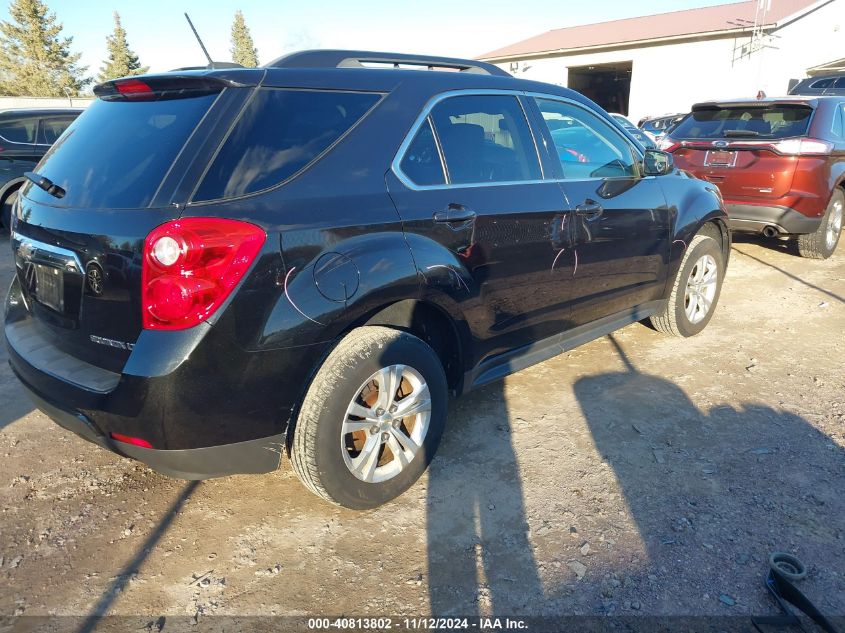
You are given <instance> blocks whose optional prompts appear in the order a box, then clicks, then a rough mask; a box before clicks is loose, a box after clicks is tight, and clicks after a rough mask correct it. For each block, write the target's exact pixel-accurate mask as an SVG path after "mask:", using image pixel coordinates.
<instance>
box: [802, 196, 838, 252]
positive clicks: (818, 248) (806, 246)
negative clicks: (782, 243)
mask: <svg viewBox="0 0 845 633" xmlns="http://www.w3.org/2000/svg"><path fill="white" fill-rule="evenodd" d="M843 207H845V192H843V191H842V190H841V189H836V190H835V191H834V192H833V195H832V196H831V197H830V203H829V204H828V205H827V209H826V210H825V213H824V217H822V223H821V224H820V225H819V228H818V229H816V232H815V233H807V234H804V235H799V236H798V253H799V254H800V255H801V257H808V258H810V259H827V258H828V257H830V256H831V255H833V252H834V251H835V250H836V245H837V244H839V238H840V237H841V235H842V214H843V213H845V211H843ZM837 218H838V219H837ZM833 223H836V224H837V225H838V226H835V227H834V224H833ZM831 237H832V240H831Z"/></svg>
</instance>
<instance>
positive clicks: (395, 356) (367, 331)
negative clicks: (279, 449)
mask: <svg viewBox="0 0 845 633" xmlns="http://www.w3.org/2000/svg"><path fill="white" fill-rule="evenodd" d="M447 394H448V391H447V385H446V375H445V373H444V371H443V366H442V364H441V363H440V359H439V358H438V356H437V354H436V353H435V352H434V350H432V349H431V347H429V346H428V345H426V344H425V343H424V342H423V341H421V340H420V339H419V338H417V337H415V336H412V335H411V334H408V333H406V332H402V331H399V330H393V329H391V328H386V327H362V328H358V329H355V330H353V331H352V332H350V333H349V334H347V335H346V336H345V337H344V338H343V339H341V341H340V342H339V343H338V344H337V346H336V347H335V348H334V350H332V352H331V353H330V354H329V356H328V358H326V360H325V362H324V363H323V365H322V367H320V370H319V371H318V372H317V375H316V376H315V377H314V380H313V381H312V383H311V385H310V387H309V388H308V392H307V394H306V396H305V399H304V400H303V403H302V408H301V410H300V412H299V416H298V418H297V422H296V428H295V429H294V432H293V433H294V435H293V441H292V443H291V449H290V452H291V463H292V464H293V469H294V472H296V474H297V476H298V477H299V478H300V480H301V481H302V482H303V483H304V484H305V486H306V487H307V488H308V489H309V490H311V492H313V493H314V494H316V495H318V496H320V497H322V498H324V499H326V500H327V501H330V502H332V503H335V504H337V505H341V506H344V507H347V508H352V509H355V510H364V509H368V508H374V507H376V506H379V505H382V504H383V503H386V502H388V501H390V500H391V499H394V498H395V497H398V496H399V495H400V494H402V493H403V492H404V491H405V490H407V489H408V488H409V487H411V485H412V484H413V483H414V482H415V481H416V480H417V479H419V477H420V476H421V475H422V474H423V472H425V469H426V467H427V466H428V464H429V462H430V461H431V459H432V458H433V457H434V453H435V451H436V450H437V446H438V444H439V443H440V437H441V435H442V433H443V427H444V425H445V420H446V405H447Z"/></svg>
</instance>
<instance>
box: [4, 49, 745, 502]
mask: <svg viewBox="0 0 845 633" xmlns="http://www.w3.org/2000/svg"><path fill="white" fill-rule="evenodd" d="M363 64H370V65H372V64H377V65H383V66H386V68H369V67H363ZM395 64H402V65H406V66H418V67H421V68H423V69H425V68H429V67H433V68H435V69H444V70H451V71H453V72H440V71H438V70H434V71H433V72H426V71H423V70H413V69H406V68H394V65H395ZM455 70H457V71H459V72H454V71H455ZM94 91H95V94H96V95H97V97H98V99H97V100H96V101H95V103H93V104H92V105H91V106H90V108H89V109H88V111H87V112H85V113H84V114H83V115H82V116H81V117H80V118H79V119H77V121H75V122H74V124H73V125H72V127H71V128H70V130H69V131H68V134H67V135H65V136H64V137H63V138H64V142H62V143H60V144H57V145H56V146H54V147H53V149H52V150H51V151H50V153H49V154H48V155H47V156H46V157H45V159H44V161H43V162H42V163H41V165H40V167H39V177H40V178H41V180H38V184H35V183H31V184H27V185H25V187H24V189H23V191H22V197H21V199H20V201H19V205H18V206H17V207H16V214H15V219H14V224H13V236H12V247H13V250H14V256H15V264H16V270H17V275H16V277H15V280H14V282H13V284H12V287H11V289H10V291H9V296H8V300H7V302H6V313H5V328H4V330H5V335H6V339H7V341H8V350H9V356H10V362H11V366H12V368H13V369H14V372H15V373H16V375H17V376H18V377H19V378H20V380H21V382H22V383H23V384H24V385H25V386H26V389H27V390H28V391H29V392H30V394H31V395H32V397H33V398H34V400H35V402H36V403H37V405H38V407H39V408H41V409H42V410H43V411H44V412H46V413H47V414H48V415H49V416H51V417H52V418H53V419H54V420H55V421H56V422H58V423H59V424H60V425H62V426H64V427H65V428H68V429H70V430H72V431H74V432H76V433H78V434H79V435H81V436H82V437H84V438H86V439H88V440H90V441H92V442H95V443H96V444H98V445H100V446H102V447H103V448H106V449H108V450H112V451H115V452H117V453H119V454H121V455H125V456H128V457H132V458H135V459H138V460H141V461H142V462H144V463H146V464H148V465H150V466H151V467H153V468H155V469H157V470H159V471H161V472H164V473H167V474H170V475H173V476H177V477H183V478H188V479H201V478H206V477H212V476H219V475H226V474H231V473H261V472H268V471H271V470H274V469H275V468H277V467H278V466H279V463H280V459H281V457H282V454H283V453H288V454H289V455H290V457H291V460H292V463H293V468H294V470H295V471H296V473H297V474H298V475H299V477H300V478H301V479H302V481H303V482H304V483H305V485H306V486H307V487H308V488H309V489H311V490H312V491H313V492H315V493H316V494H318V495H320V496H322V497H324V498H326V499H328V500H330V501H332V502H335V503H338V504H341V505H344V506H348V507H352V508H368V507H373V506H376V505H379V504H381V503H383V502H385V501H387V500H389V499H391V498H393V497H395V496H397V495H399V494H400V493H401V492H402V491H404V490H405V489H407V488H408V487H409V486H410V485H411V484H412V483H413V482H414V481H415V480H416V479H417V478H418V477H419V476H420V475H421V474H422V473H423V471H424V470H425V468H426V467H427V465H428V463H429V462H430V461H431V459H432V457H433V456H434V452H435V450H436V448H437V445H438V443H439V441H440V436H441V433H442V432H443V429H444V424H445V418H446V405H447V397H448V394H450V393H451V394H456V395H457V394H461V393H464V392H466V391H469V390H470V389H474V388H476V387H479V386H481V385H484V384H486V383H489V382H491V381H494V380H497V379H500V378H502V377H504V376H506V375H508V374H509V373H511V372H514V371H517V370H519V369H521V368H523V367H527V366H529V365H532V364H534V363H537V362H540V361H542V360H544V359H547V358H550V357H552V356H554V355H556V354H559V353H561V352H562V351H564V350H567V349H571V348H573V347H575V346H577V345H580V344H582V343H584V342H586V341H589V340H591V339H594V338H596V337H599V336H603V335H605V334H607V333H609V332H612V331H613V330H616V329H618V328H621V327H623V326H625V325H628V324H630V323H634V322H636V321H640V320H643V319H651V322H652V323H653V324H654V326H655V327H656V328H657V329H659V330H662V331H664V332H668V333H672V334H676V335H680V336H691V335H693V334H696V333H697V332H699V331H701V330H702V329H703V328H704V327H705V325H706V324H707V323H708V321H709V319H710V318H711V316H712V315H713V312H714V310H715V307H716V303H717V301H718V298H719V292H720V288H721V283H722V278H723V276H724V273H725V267H726V265H727V262H728V253H729V250H730V233H729V230H728V225H727V215H726V213H725V211H724V209H723V207H722V203H721V199H720V198H719V195H718V192H717V190H716V189H715V187H713V186H712V185H710V184H708V183H705V182H702V181H700V180H696V179H694V178H691V177H689V176H688V175H686V174H685V173H683V172H680V171H677V170H675V169H673V168H672V165H671V158H670V157H669V156H668V155H667V154H665V153H663V152H659V151H648V152H645V153H643V151H642V150H641V149H640V148H639V147H637V146H636V145H635V144H634V143H633V142H632V141H631V140H630V139H629V137H628V136H627V135H626V134H625V133H624V132H623V131H622V129H621V128H620V127H619V126H618V125H617V124H616V123H615V122H614V121H613V120H612V119H611V118H609V117H608V116H607V114H606V113H604V112H603V111H602V110H600V109H599V108H598V107H597V106H595V104H593V103H592V102H590V101H589V100H587V99H585V98H584V97H583V96H581V95H579V94H577V93H575V92H573V91H571V90H567V89H565V88H558V87H555V86H552V85H547V84H542V83H535V82H529V81H524V80H518V79H514V78H513V77H511V76H509V75H507V73H505V72H503V71H501V70H499V69H498V68H496V67H495V66H492V65H489V64H484V63H480V62H474V61H466V60H455V59H444V58H429V57H421V58H417V57H411V56H406V55H392V54H384V53H362V52H352V51H316V52H304V53H298V54H293V55H290V56H288V57H285V58H281V59H279V60H276V61H275V62H272V63H270V64H269V65H268V66H267V67H265V68H260V69H243V70H209V71H205V72H203V71H194V72H180V73H168V74H162V75H150V76H144V77H135V78H127V79H121V80H116V81H111V82H108V83H104V84H101V85H99V86H97V87H96V88H95V89H94ZM573 121H575V122H577V123H578V126H577V127H578V134H577V135H575V136H573V137H572V138H571V139H570V141H571V145H567V144H566V142H565V141H561V142H555V141H554V140H553V133H552V129H553V128H557V127H559V125H558V124H563V125H571V123H572V122H573ZM573 153H574V154H575V155H576V160H575V161H570V160H569V157H571V156H573ZM92 238H93V241H92ZM93 242H96V244H97V246H96V248H95V246H94V243H93ZM86 248H87V251H86V250H84V249H86ZM92 253H96V258H97V261H106V262H108V261H109V257H110V256H115V257H118V258H121V259H122V260H123V261H125V263H124V264H123V265H122V266H121V270H122V273H123V274H122V275H106V276H105V278H104V280H103V281H102V284H103V287H102V288H100V289H99V290H97V291H94V289H93V288H91V287H90V285H89V280H88V279H87V278H86V275H85V271H86V269H87V266H88V264H89V263H90V261H91V257H92V255H91V254H92ZM130 258H131V261H130Z"/></svg>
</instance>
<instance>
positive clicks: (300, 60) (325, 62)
mask: <svg viewBox="0 0 845 633" xmlns="http://www.w3.org/2000/svg"><path fill="white" fill-rule="evenodd" d="M350 60H351V61H350ZM365 62H384V63H386V64H387V67H378V68H372V67H368V66H365V65H364V63H365ZM391 64H392V66H391ZM408 65H411V66H416V67H419V68H421V69H409V68H407V67H405V66H408ZM425 68H430V70H425ZM449 68H450V69H449ZM447 69H448V70H447ZM153 76H167V77H171V78H172V77H174V76H183V77H186V78H188V77H203V78H207V79H216V80H219V81H220V82H222V83H224V84H226V85H230V86H233V87H234V86H242V87H248V86H266V87H277V88H282V87H290V88H313V89H327V88H329V89H332V88H333V89H338V90H362V91H375V92H392V91H394V90H395V89H396V88H398V87H399V86H400V85H402V84H406V83H410V82H413V83H414V85H415V86H417V87H418V88H420V89H422V90H428V91H430V92H431V93H432V94H438V93H441V92H446V91H451V90H462V89H464V90H517V91H526V92H539V93H545V94H550V95H556V96H560V97H564V98H568V99H571V100H574V101H578V102H581V103H584V104H587V105H590V106H592V107H595V108H598V106H596V105H595V104H594V103H593V102H592V101H590V100H589V99H587V98H586V97H584V96H583V95H581V94H580V93H577V92H575V91H573V90H570V89H568V88H563V87H561V86H555V85H553V84H547V83H542V82H538V81H530V80H526V79H517V78H516V77H513V76H512V75H510V74H509V73H507V72H506V71H504V70H502V69H501V68H498V67H496V66H493V65H492V64H488V63H486V62H479V61H476V60H465V59H458V58H448V57H432V56H425V55H407V54H401V53H380V52H371V51H346V50H321V51H302V52H300V53H293V54H291V55H289V56H286V57H282V58H279V59H277V60H274V61H272V62H270V63H269V64H267V65H266V66H263V67H260V68H202V69H189V70H175V71H170V72H167V73H156V74H154V75H153V74H150V75H140V76H136V77H133V79H140V80H143V79H144V77H153ZM95 91H96V88H95Z"/></svg>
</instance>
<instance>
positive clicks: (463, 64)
mask: <svg viewBox="0 0 845 633" xmlns="http://www.w3.org/2000/svg"><path fill="white" fill-rule="evenodd" d="M366 64H390V65H392V66H393V67H394V68H398V67H399V66H400V64H401V65H403V66H424V67H427V68H428V69H429V70H434V69H435V68H452V69H454V70H458V71H460V72H465V73H475V74H483V75H497V76H500V77H510V76H511V75H510V73H508V72H507V71H505V70H502V69H501V68H499V67H498V66H494V65H493V64H489V63H487V62H479V61H476V60H474V59H458V58H455V57H434V56H431V55H407V54H404V53H377V52H374V51H345V50H309V51H299V52H297V53H291V54H290V55H285V56H284V57H279V58H278V59H275V60H273V61H272V62H270V63H269V64H267V67H269V68H366V67H367V66H366Z"/></svg>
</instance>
